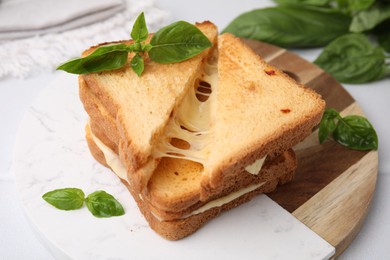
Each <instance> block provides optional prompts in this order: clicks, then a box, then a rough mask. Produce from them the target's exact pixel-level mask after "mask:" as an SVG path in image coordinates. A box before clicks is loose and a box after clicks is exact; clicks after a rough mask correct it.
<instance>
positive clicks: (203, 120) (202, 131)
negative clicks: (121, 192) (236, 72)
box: [153, 63, 218, 164]
mask: <svg viewBox="0 0 390 260" xmlns="http://www.w3.org/2000/svg"><path fill="white" fill-rule="evenodd" d="M202 81H203V82H207V83H208V84H209V85H210V86H211V87H210V90H211V93H205V92H204V91H199V90H198V87H197V86H194V87H193V88H191V89H190V91H189V92H188V94H187V95H186V96H185V97H184V99H183V101H182V103H181V104H180V105H179V106H178V108H177V109H176V110H175V112H174V114H173V117H172V119H171V120H169V122H168V124H167V126H166V128H165V132H164V135H163V136H162V138H161V139H160V141H159V143H158V144H157V145H156V146H155V147H154V150H153V157H154V158H160V157H172V158H181V159H187V160H191V161H195V162H198V163H201V164H205V161H206V159H207V158H208V155H209V153H210V144H211V142H210V139H211V138H210V136H209V129H210V125H211V123H212V121H213V118H212V117H213V113H212V111H213V108H212V106H213V105H215V102H214V100H215V96H216V93H215V92H216V89H217V86H218V71H217V66H216V64H209V63H206V64H205V73H204V75H203V77H202V78H201V79H200V82H202ZM202 88H203V89H206V88H207V87H202V86H201V87H200V89H202ZM197 95H198V96H203V98H204V99H207V100H205V101H200V100H199V99H198V98H197ZM173 138H176V139H179V140H183V141H185V142H186V143H187V144H188V145H189V147H188V149H183V148H179V147H177V146H175V145H172V144H171V140H172V139H173Z"/></svg>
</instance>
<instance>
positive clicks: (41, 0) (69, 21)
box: [0, 0, 125, 40]
mask: <svg viewBox="0 0 390 260" xmlns="http://www.w3.org/2000/svg"><path fill="white" fill-rule="evenodd" d="M124 8H125V5H124V2H123V0H82V1H80V0H66V1H56V0H7V1H2V2H0V40H10V39H17V38H22V37H30V36H34V35H41V34H46V33H53V32H62V31H66V30H69V29H73V28H77V27H80V26H83V25H86V24H91V23H94V22H97V21H100V20H103V19H107V18H109V17H111V16H113V15H114V14H115V13H117V12H119V11H121V10H123V9H124Z"/></svg>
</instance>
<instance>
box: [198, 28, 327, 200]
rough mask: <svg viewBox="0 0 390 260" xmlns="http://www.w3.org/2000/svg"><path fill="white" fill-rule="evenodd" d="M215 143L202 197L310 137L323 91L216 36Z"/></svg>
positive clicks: (322, 105)
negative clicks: (309, 86)
mask: <svg viewBox="0 0 390 260" xmlns="http://www.w3.org/2000/svg"><path fill="white" fill-rule="evenodd" d="M213 91H215V92H216V97H215V108H214V109H215V110H216V111H214V112H213V113H214V114H215V115H216V116H214V120H213V125H212V126H211V128H210V135H211V136H212V137H213V140H212V144H213V147H212V149H211V150H210V154H209V156H208V161H207V163H206V164H205V165H204V174H203V179H202V186H203V192H202V197H203V198H204V199H207V198H208V197H209V196H212V194H215V193H217V194H218V193H219V192H220V189H221V185H220V184H221V183H223V182H224V181H223V179H226V178H231V176H232V175H233V176H234V175H236V174H237V172H241V171H242V169H243V168H244V167H245V166H247V165H248V164H251V163H253V162H254V161H255V160H257V159H258V158H262V157H264V156H266V155H270V154H275V153H276V154H278V153H281V152H283V151H285V150H287V149H289V148H290V147H292V146H294V145H295V144H297V143H299V142H300V141H302V140H303V139H304V138H305V137H307V136H308V135H310V133H311V131H312V128H313V127H314V126H316V125H317V124H318V123H319V121H320V119H321V117H322V113H323V111H324V108H325V101H324V100H323V99H322V98H321V96H320V95H319V94H317V93H316V92H314V91H313V90H311V89H308V88H305V87H304V86H302V85H300V84H299V83H297V82H296V81H295V80H293V79H292V78H290V77H289V76H288V75H287V74H285V73H283V72H282V71H280V70H279V69H277V68H275V67H273V66H271V65H269V64H267V63H266V62H265V61H264V60H263V59H262V58H261V57H259V56H258V55H256V54H255V53H254V51H253V50H252V49H250V48H249V47H248V46H246V45H245V44H244V43H243V42H242V41H241V40H240V39H238V38H237V37H235V36H233V35H230V34H224V35H221V36H219V37H218V84H217V85H216V86H215V89H214V90H213Z"/></svg>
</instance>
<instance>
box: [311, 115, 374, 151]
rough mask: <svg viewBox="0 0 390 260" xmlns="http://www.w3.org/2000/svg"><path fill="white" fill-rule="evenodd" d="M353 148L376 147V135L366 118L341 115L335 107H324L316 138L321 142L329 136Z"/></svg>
mask: <svg viewBox="0 0 390 260" xmlns="http://www.w3.org/2000/svg"><path fill="white" fill-rule="evenodd" d="M330 135H331V136H332V137H333V139H334V140H335V141H336V142H338V143H340V144H341V145H343V146H346V147H348V148H350V149H354V150H372V149H374V150H376V149H378V136H377V134H376V132H375V129H374V127H373V126H372V125H371V123H370V122H369V121H368V120H367V118H365V117H362V116H358V115H348V116H345V117H341V116H340V114H339V113H338V112H337V111H336V110H335V109H326V110H325V112H324V115H323V117H322V119H321V123H320V128H319V131H318V139H319V141H320V143H323V142H324V141H325V140H326V139H327V138H328V137H329V136H330Z"/></svg>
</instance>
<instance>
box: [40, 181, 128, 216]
mask: <svg viewBox="0 0 390 260" xmlns="http://www.w3.org/2000/svg"><path fill="white" fill-rule="evenodd" d="M42 198H43V199H44V200H45V201H46V202H48V203H49V204H51V205H52V206H54V207H56V208H57V209H61V210H75V209H79V208H81V207H82V206H83V205H84V201H85V203H86V205H87V208H88V210H89V211H90V212H91V213H92V214H93V215H94V216H95V217H99V218H108V217H113V216H121V215H123V214H125V211H124V209H123V207H122V205H121V204H120V203H119V202H118V201H117V200H116V199H115V198H114V197H113V196H112V195H110V194H108V193H107V192H105V191H101V190H100V191H95V192H93V193H91V194H89V195H88V196H87V198H85V194H84V192H83V191H82V190H81V189H78V188H63V189H57V190H52V191H49V192H46V193H45V194H43V196H42Z"/></svg>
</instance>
